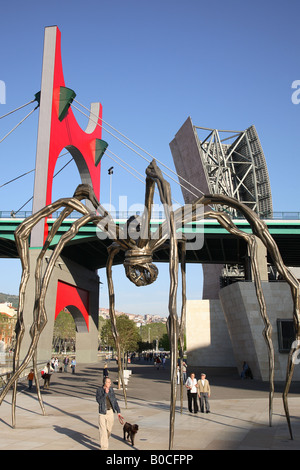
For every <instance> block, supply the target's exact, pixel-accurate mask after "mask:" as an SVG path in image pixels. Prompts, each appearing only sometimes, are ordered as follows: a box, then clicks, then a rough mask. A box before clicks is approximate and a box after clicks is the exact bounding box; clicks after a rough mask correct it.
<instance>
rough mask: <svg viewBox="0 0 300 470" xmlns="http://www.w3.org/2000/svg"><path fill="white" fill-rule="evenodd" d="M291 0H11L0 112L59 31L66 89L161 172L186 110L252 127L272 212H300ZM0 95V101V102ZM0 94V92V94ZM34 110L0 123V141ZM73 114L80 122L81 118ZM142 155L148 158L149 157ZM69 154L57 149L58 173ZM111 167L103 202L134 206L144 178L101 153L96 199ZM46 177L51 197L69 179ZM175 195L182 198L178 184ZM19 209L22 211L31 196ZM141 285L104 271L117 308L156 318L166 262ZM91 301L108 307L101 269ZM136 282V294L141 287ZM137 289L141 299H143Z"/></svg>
mask: <svg viewBox="0 0 300 470" xmlns="http://www.w3.org/2000/svg"><path fill="white" fill-rule="evenodd" d="M299 10H300V6H299V2H298V1H297V0H287V1H285V2H282V1H276V0H275V1H272V2H271V1H256V0H252V1H251V2H242V1H238V0H227V1H226V2H224V1H221V0H216V1H215V2H204V1H201V0H185V1H179V0H152V1H151V2H146V1H143V0H139V1H136V0H126V1H124V0H115V1H114V0H111V1H107V0H106V1H104V0H98V1H96V0H86V1H85V2H82V1H77V0H72V1H70V0H64V1H63V2H62V1H59V2H58V1H56V0H52V1H51V2H48V3H46V2H40V1H39V2H38V1H29V2H21V1H14V0H12V1H11V2H5V6H2V7H1V19H0V41H1V61H0V64H1V65H0V80H1V81H3V82H4V83H5V87H6V96H5V103H1V104H0V116H1V115H3V114H5V113H7V112H9V111H10V110H13V109H15V108H16V107H18V106H20V105H22V104H24V103H27V102H28V101H30V100H31V99H32V98H33V96H34V94H35V93H36V92H38V91H39V89H40V81H41V67H42V53H43V37H44V28H45V27H46V26H51V25H57V26H58V27H59V29H60V30H61V33H62V57H63V68H64V76H65V82H66V86H68V87H70V88H72V89H73V90H75V92H76V95H77V96H76V99H78V101H79V102H80V103H82V104H84V105H85V106H87V107H89V104H90V103H91V102H93V101H100V102H101V103H102V105H103V118H104V120H105V121H106V122H107V123H109V124H110V125H112V126H114V127H115V128H116V129H118V130H119V131H120V132H122V133H123V134H125V135H126V136H128V137H129V138H130V139H131V140H133V141H134V142H136V143H137V144H138V145H139V146H141V147H142V148H144V149H146V150H147V151H148V152H149V153H150V154H151V155H153V156H155V157H156V158H158V159H159V160H161V161H162V162H164V163H165V164H166V165H168V166H169V167H170V168H172V169H174V166H173V162H172V155H171V152H170V149H169V142H170V141H171V140H172V139H173V137H174V135H175V133H176V132H177V130H178V129H179V128H180V126H181V125H182V124H183V122H184V121H185V120H186V118H187V117H188V116H191V118H192V121H193V123H194V124H195V125H199V126H204V127H212V128H221V129H241V130H243V129H245V128H247V127H248V126H250V125H252V124H254V125H255V126H256V129H257V131H258V134H259V137H260V140H261V143H262V147H263V150H264V153H265V157H266V161H267V166H268V171H269V176H270V181H271V189H272V196H273V206H274V210H275V211H300V203H299V189H298V188H299V169H300V164H299V129H300V119H299V118H300V104H299V105H296V104H293V102H292V99H291V97H292V93H293V91H295V90H293V89H292V83H293V82H294V81H295V80H300V59H299V42H300V41H299V13H300V11H299ZM2 101H3V99H2ZM0 102H1V95H0ZM33 107H34V106H33V105H31V106H29V107H26V108H25V109H23V110H20V111H18V112H17V113H14V114H13V115H12V116H10V117H8V118H5V119H2V120H0V140H1V138H2V137H3V136H4V135H5V134H6V133H7V132H8V131H9V130H11V129H12V128H13V127H14V125H16V124H17V123H18V122H19V120H21V119H22V118H23V117H24V116H25V115H26V114H27V113H28V112H29V111H30V110H31V109H32V108H33ZM74 113H75V115H76V116H77V118H78V121H79V123H80V124H81V125H82V127H83V128H85V126H86V124H87V122H86V118H85V117H84V116H82V115H80V114H79V113H77V114H76V111H74ZM37 125H38V111H35V112H34V113H33V115H32V116H30V117H29V118H28V119H27V120H26V121H25V122H24V123H23V124H22V125H21V126H20V127H19V128H18V129H17V130H16V131H14V132H13V133H12V134H11V135H10V136H9V137H7V138H6V139H5V140H4V141H3V142H2V143H1V144H0V158H1V177H0V186H1V185H2V184H3V183H5V182H6V181H8V180H9V179H11V178H13V177H16V176H18V175H20V174H22V173H24V172H27V171H29V170H31V169H33V168H34V167H35V153H36V138H37ZM103 138H104V139H105V140H107V141H108V143H109V149H110V150H111V151H112V152H114V153H116V154H117V155H118V156H119V157H121V158H123V159H124V160H126V161H128V163H130V164H131V165H132V166H133V167H134V168H136V169H137V170H138V171H139V172H140V173H142V174H144V171H145V167H146V162H145V161H143V160H142V159H141V158H140V157H138V156H137V155H136V154H134V153H133V152H130V151H129V150H128V149H127V148H126V147H125V146H124V145H122V144H120V143H118V141H117V140H116V139H114V138H113V137H112V136H110V135H109V134H106V133H105V132H104V133H103ZM148 158H150V157H149V156H148ZM67 160H68V156H66V157H62V158H61V159H60V162H59V163H58V164H57V170H59V169H60V168H61V166H62V165H63V164H65V163H66V162H67ZM112 165H113V166H114V175H113V180H112V204H113V205H114V206H115V207H118V198H119V196H124V195H126V196H127V197H128V206H129V207H130V206H131V204H133V203H136V202H138V203H143V200H144V186H143V184H142V183H140V182H139V181H137V180H136V179H134V178H133V177H132V176H131V175H130V174H128V173H127V172H126V171H125V170H124V169H122V168H121V167H119V166H118V165H117V164H116V163H114V162H112V161H111V159H110V158H109V157H108V156H105V157H104V158H103V160H102V177H101V201H102V203H105V202H109V177H108V174H107V169H108V168H109V167H110V166H112ZM67 168H68V169H66V170H64V171H63V172H62V173H61V174H60V175H59V176H58V177H57V178H56V179H55V181H54V188H53V199H56V198H57V197H61V196H62V195H63V196H69V195H71V194H72V193H73V191H74V188H75V187H76V186H77V184H78V183H79V182H80V181H79V176H78V173H77V170H76V168H75V165H74V164H72V165H69V166H68V167H67ZM33 181H34V173H31V174H30V175H28V176H26V177H24V178H22V179H21V180H18V181H17V182H15V183H12V184H9V185H7V186H4V187H3V188H0V197H1V209H2V210H11V209H14V210H17V209H19V208H20V207H21V206H22V205H23V204H24V203H25V202H26V201H27V200H28V199H30V197H31V196H32V194H33ZM171 187H172V192H173V196H174V198H175V199H176V200H177V201H179V202H182V201H183V200H182V196H181V191H180V188H179V186H178V185H176V184H175V183H173V182H171ZM24 209H27V210H31V203H29V204H28V205H27V206H26V207H24ZM1 265H2V269H1V273H2V274H1V275H0V291H2V292H8V293H17V292H18V285H19V280H20V267H19V262H15V261H11V260H8V261H5V260H1ZM159 268H160V271H161V275H160V277H159V278H158V280H157V281H156V283H155V284H153V285H152V286H149V287H147V288H142V289H139V288H136V287H134V286H131V285H130V283H129V281H127V279H126V278H125V276H124V274H123V270H122V268H116V269H115V271H114V272H115V283H116V290H117V291H118V294H117V299H116V300H117V305H116V306H117V308H118V309H119V310H122V311H126V312H136V313H143V314H144V313H158V314H160V315H164V316H165V315H167V314H168V312H167V304H168V275H167V273H168V267H167V266H159ZM100 275H101V280H102V281H103V282H104V284H103V286H102V288H101V300H100V305H101V306H102V307H107V306H108V302H107V293H106V282H105V274H104V273H102V272H100ZM201 279H202V269H201V266H188V286H189V287H188V297H189V298H191V299H197V298H201V285H202V282H201ZM146 289H147V291H146ZM146 296H147V302H145V297H146Z"/></svg>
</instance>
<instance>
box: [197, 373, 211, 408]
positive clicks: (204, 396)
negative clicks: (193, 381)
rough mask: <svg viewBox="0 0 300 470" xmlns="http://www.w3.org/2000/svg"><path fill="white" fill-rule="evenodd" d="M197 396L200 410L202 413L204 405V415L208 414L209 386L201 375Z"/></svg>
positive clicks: (204, 376) (203, 375)
mask: <svg viewBox="0 0 300 470" xmlns="http://www.w3.org/2000/svg"><path fill="white" fill-rule="evenodd" d="M198 396H199V399H200V410H201V413H204V405H205V410H206V413H210V406H209V401H208V399H209V397H210V385H209V381H208V380H207V378H206V375H205V374H201V376H200V379H199V380H198Z"/></svg>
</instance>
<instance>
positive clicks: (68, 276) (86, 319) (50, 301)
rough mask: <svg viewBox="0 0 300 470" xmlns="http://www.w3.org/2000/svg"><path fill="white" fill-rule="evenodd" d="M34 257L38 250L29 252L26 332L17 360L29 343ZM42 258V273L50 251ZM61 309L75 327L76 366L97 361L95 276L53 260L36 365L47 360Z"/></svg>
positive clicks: (73, 264) (33, 291)
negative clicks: (73, 321)
mask: <svg viewBox="0 0 300 470" xmlns="http://www.w3.org/2000/svg"><path fill="white" fill-rule="evenodd" d="M38 254H39V250H30V267H31V272H30V278H29V281H28V285H27V290H26V298H25V305H24V324H25V327H26V331H25V335H24V339H23V341H22V347H21V359H24V357H25V356H26V353H27V351H28V349H29V345H30V342H31V337H30V327H31V325H32V323H33V309H34V298H35V277H34V270H35V265H36V259H37V257H38ZM46 256H47V257H45V258H44V261H43V270H44V269H45V268H46V265H47V263H48V259H49V258H50V256H51V251H49V253H48V255H46ZM65 307H66V308H67V309H68V310H69V311H70V313H71V315H72V316H73V318H74V320H75V324H76V361H77V363H92V362H97V350H98V310H99V276H98V275H97V274H96V273H95V272H94V271H91V270H89V269H85V268H84V267H82V266H80V265H77V264H76V263H74V262H72V261H70V260H68V259H67V258H65V257H60V258H59V259H58V260H57V262H56V265H55V268H54V269H53V273H52V276H51V278H50V282H49V287H48V290H47V294H46V299H45V308H46V314H47V324H46V326H45V328H44V330H43V331H42V334H41V337H40V340H39V343H38V352H37V354H38V357H37V359H38V362H39V363H45V362H47V361H49V360H50V358H51V355H52V338H53V329H54V321H55V318H56V317H57V315H58V314H59V312H60V311H61V310H62V309H63V308H65Z"/></svg>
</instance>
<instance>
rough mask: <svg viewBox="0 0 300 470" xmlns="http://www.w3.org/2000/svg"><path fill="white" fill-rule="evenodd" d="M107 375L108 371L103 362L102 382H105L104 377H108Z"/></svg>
mask: <svg viewBox="0 0 300 470" xmlns="http://www.w3.org/2000/svg"><path fill="white" fill-rule="evenodd" d="M108 375H109V372H108V367H107V364H104V368H103V384H104V383H105V379H106V377H108Z"/></svg>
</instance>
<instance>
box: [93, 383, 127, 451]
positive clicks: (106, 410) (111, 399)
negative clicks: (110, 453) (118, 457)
mask: <svg viewBox="0 0 300 470" xmlns="http://www.w3.org/2000/svg"><path fill="white" fill-rule="evenodd" d="M96 400H97V403H98V405H99V434H100V448H101V450H107V449H108V440H109V438H110V435H111V432H112V428H113V425H114V413H117V414H118V418H119V421H120V423H121V424H123V423H124V422H123V418H122V416H121V411H120V407H119V404H118V401H117V399H116V396H115V393H114V391H113V389H112V388H111V379H110V378H109V377H107V378H106V379H105V382H104V384H103V386H102V387H99V388H98V389H97V392H96Z"/></svg>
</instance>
